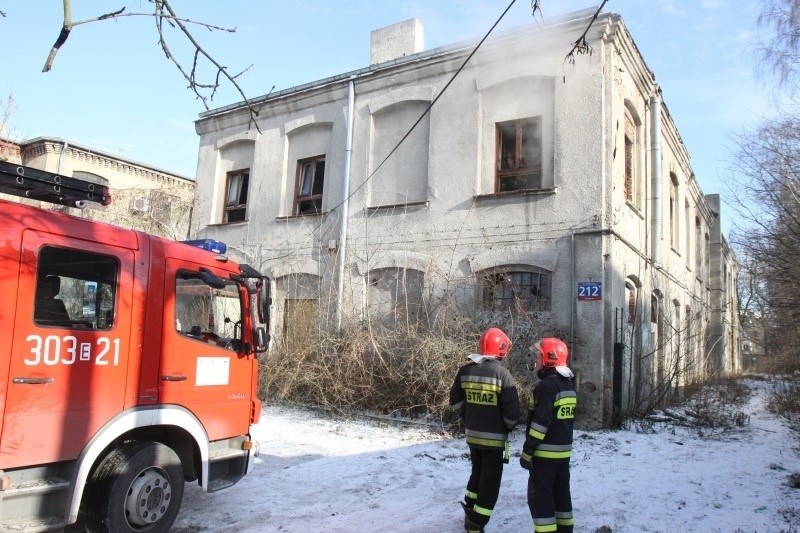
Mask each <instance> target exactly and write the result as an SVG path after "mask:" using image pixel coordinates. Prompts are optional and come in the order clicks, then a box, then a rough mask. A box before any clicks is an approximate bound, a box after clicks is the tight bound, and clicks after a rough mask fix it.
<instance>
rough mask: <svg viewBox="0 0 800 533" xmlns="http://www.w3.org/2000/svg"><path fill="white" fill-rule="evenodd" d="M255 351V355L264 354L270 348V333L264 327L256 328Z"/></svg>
mask: <svg viewBox="0 0 800 533" xmlns="http://www.w3.org/2000/svg"><path fill="white" fill-rule="evenodd" d="M255 343H256V345H255V349H254V350H253V351H254V352H255V353H264V352H266V351H267V349H268V348H269V333H267V328H266V327H264V326H258V327H257V328H256V338H255Z"/></svg>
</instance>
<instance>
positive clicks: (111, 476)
mask: <svg viewBox="0 0 800 533" xmlns="http://www.w3.org/2000/svg"><path fill="white" fill-rule="evenodd" d="M87 496H88V501H87V502H86V506H85V509H86V529H87V531H90V532H93V533H124V532H136V533H141V532H145V531H146V532H148V533H166V532H168V531H169V529H170V527H172V524H173V522H175V518H176V517H177V516H178V511H179V510H180V507H181V500H182V499H183V468H182V467H181V461H180V458H178V456H177V454H176V453H175V452H174V451H173V450H172V448H170V447H168V446H165V445H164V444H161V443H158V442H147V441H144V442H129V443H126V444H123V445H122V446H120V447H119V448H117V449H115V450H114V451H112V452H111V453H109V454H108V455H107V456H106V458H105V459H103V462H102V463H100V466H98V467H97V470H96V471H95V473H94V475H93V476H92V478H91V480H90V481H89V486H88V493H87Z"/></svg>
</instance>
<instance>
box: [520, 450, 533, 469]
mask: <svg viewBox="0 0 800 533" xmlns="http://www.w3.org/2000/svg"><path fill="white" fill-rule="evenodd" d="M531 457H533V452H529V451H528V450H525V449H523V450H522V453H521V454H520V456H519V466H521V467H522V468H524V469H525V470H530V469H531Z"/></svg>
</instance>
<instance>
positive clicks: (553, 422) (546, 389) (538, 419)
mask: <svg viewBox="0 0 800 533" xmlns="http://www.w3.org/2000/svg"><path fill="white" fill-rule="evenodd" d="M539 377H541V381H540V382H539V383H538V384H537V385H536V387H534V389H533V396H532V397H531V399H530V402H529V405H528V422H527V424H526V428H525V445H524V446H523V447H522V459H524V460H526V461H530V460H531V458H533V460H534V461H537V460H542V461H569V458H570V456H571V455H572V423H573V421H574V419H575V406H576V405H577V404H578V398H577V396H576V395H575V385H574V383H573V380H572V378H567V377H564V376H562V375H560V374H558V373H557V372H556V371H555V370H552V369H545V370H543V371H541V374H540V376H539Z"/></svg>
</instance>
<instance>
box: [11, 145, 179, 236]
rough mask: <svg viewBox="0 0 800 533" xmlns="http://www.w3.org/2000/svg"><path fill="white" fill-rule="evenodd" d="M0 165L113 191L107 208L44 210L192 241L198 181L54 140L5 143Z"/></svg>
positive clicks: (49, 206) (48, 205) (14, 199)
mask: <svg viewBox="0 0 800 533" xmlns="http://www.w3.org/2000/svg"><path fill="white" fill-rule="evenodd" d="M0 161H8V162H10V163H16V164H19V165H24V166H27V167H32V168H36V169H39V170H46V171H48V172H54V173H56V174H61V175H63V176H70V177H75V178H80V179H86V180H88V181H95V182H96V183H102V184H103V185H107V186H108V187H109V188H110V190H111V198H112V202H111V204H110V205H108V206H102V205H100V204H92V203H87V205H86V207H84V208H83V209H77V208H72V207H64V206H57V205H52V204H46V203H45V204H42V206H43V207H45V208H46V209H58V210H59V211H64V212H67V213H69V214H72V215H76V216H80V217H82V218H88V219H90V220H97V221H101V222H108V223H111V224H116V225H117V226H122V227H124V228H130V229H136V230H141V231H146V232H148V233H150V234H153V235H160V236H163V237H168V238H171V239H177V240H181V239H186V238H187V237H188V231H189V220H190V218H191V212H192V211H191V210H192V201H193V197H194V181H193V180H191V179H189V178H187V177H185V176H181V175H178V174H175V173H173V172H168V171H166V170H162V169H158V168H155V167H153V166H151V165H147V164H145V163H140V162H137V161H132V160H130V159H127V158H124V157H120V156H116V155H112V154H109V153H106V152H102V151H100V150H97V149H95V148H92V147H89V146H86V145H82V144H76V143H74V142H70V141H67V140H64V139H58V138H55V137H36V138H34V139H28V140H24V141H12V140H9V139H3V138H0ZM6 199H8V200H11V201H20V199H19V198H17V197H7V198H6ZM35 203H36V204H37V205H38V204H40V203H41V202H35Z"/></svg>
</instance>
